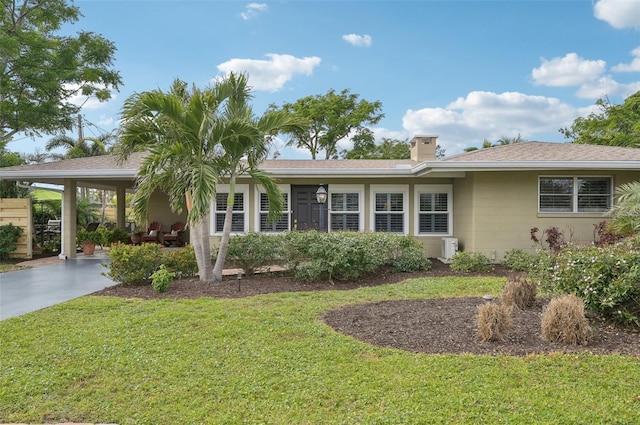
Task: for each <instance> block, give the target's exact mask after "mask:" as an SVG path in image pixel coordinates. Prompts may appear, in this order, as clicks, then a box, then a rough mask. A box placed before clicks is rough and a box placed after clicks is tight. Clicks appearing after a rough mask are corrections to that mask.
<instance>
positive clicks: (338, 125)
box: [270, 89, 384, 159]
mask: <svg viewBox="0 0 640 425" xmlns="http://www.w3.org/2000/svg"><path fill="white" fill-rule="evenodd" d="M359 97H360V96H359V95H358V94H354V93H351V92H350V91H349V90H348V89H344V90H342V91H341V92H340V93H336V92H335V90H333V89H331V90H329V91H328V92H327V93H326V94H324V95H316V96H307V97H304V98H302V99H298V100H297V101H296V102H294V103H285V104H284V105H282V107H281V108H278V107H276V106H275V105H271V107H270V110H271V111H275V110H280V111H283V112H285V113H287V114H291V115H293V116H294V118H295V119H296V120H298V121H300V122H303V123H304V125H303V126H302V127H301V128H300V129H299V130H295V131H291V132H288V133H287V134H288V135H289V136H290V137H291V139H290V140H289V142H288V145H289V146H291V145H295V146H296V147H298V148H300V149H306V150H308V151H309V152H310V153H311V158H313V159H316V158H317V156H318V155H319V154H320V152H321V151H324V152H325V158H326V159H334V158H337V157H338V154H339V152H338V146H337V143H338V141H340V140H342V139H344V138H346V137H352V138H357V137H362V136H363V135H366V134H367V132H368V131H369V129H368V128H367V127H366V126H367V125H374V124H377V123H378V122H379V121H380V120H381V119H382V118H383V117H384V114H383V113H381V112H380V111H381V109H382V103H381V102H380V101H375V102H369V101H367V100H364V99H361V100H359Z"/></svg>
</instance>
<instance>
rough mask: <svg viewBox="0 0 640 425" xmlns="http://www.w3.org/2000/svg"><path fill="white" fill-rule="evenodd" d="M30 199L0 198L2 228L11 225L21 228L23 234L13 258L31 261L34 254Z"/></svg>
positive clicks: (12, 255)
mask: <svg viewBox="0 0 640 425" xmlns="http://www.w3.org/2000/svg"><path fill="white" fill-rule="evenodd" d="M32 222H33V220H32V216H31V199H30V198H19V199H13V198H0V226H4V225H7V224H9V223H11V224H13V225H14V226H17V227H21V228H22V230H23V232H22V236H21V237H20V240H19V241H18V247H17V249H16V250H15V251H14V252H13V254H11V257H13V258H24V259H31V258H32V255H33V252H32V249H33V245H32V241H33V226H32Z"/></svg>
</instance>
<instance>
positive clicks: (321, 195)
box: [316, 185, 327, 232]
mask: <svg viewBox="0 0 640 425" xmlns="http://www.w3.org/2000/svg"><path fill="white" fill-rule="evenodd" d="M316 201H318V204H320V229H318V230H320V231H321V232H322V231H324V203H325V202H327V189H325V188H324V186H323V185H320V187H319V188H318V190H316Z"/></svg>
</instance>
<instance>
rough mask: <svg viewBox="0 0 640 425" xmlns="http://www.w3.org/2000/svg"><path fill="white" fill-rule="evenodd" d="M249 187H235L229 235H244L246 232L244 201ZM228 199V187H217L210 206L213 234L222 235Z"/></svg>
mask: <svg viewBox="0 0 640 425" xmlns="http://www.w3.org/2000/svg"><path fill="white" fill-rule="evenodd" d="M248 191H249V187H248V186H247V185H237V186H236V193H235V194H234V196H233V213H232V215H231V233H244V232H246V231H247V211H246V200H247V199H248ZM228 199H229V186H228V185H219V186H218V192H217V193H216V197H215V199H214V200H213V206H212V211H213V214H212V217H211V221H212V228H213V233H214V234H218V235H219V234H222V230H223V228H224V219H225V215H226V212H227V200H228Z"/></svg>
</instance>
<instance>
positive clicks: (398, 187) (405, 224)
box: [369, 184, 409, 235]
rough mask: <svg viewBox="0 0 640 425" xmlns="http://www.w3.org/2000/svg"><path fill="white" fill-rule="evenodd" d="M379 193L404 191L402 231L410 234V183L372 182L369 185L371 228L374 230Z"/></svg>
mask: <svg viewBox="0 0 640 425" xmlns="http://www.w3.org/2000/svg"><path fill="white" fill-rule="evenodd" d="M378 193H402V212H401V213H399V214H402V228H403V231H402V233H400V232H396V233H395V234H404V235H408V234H409V185H406V184H372V185H371V186H370V187H369V211H370V214H369V228H370V230H371V231H372V232H375V231H376V230H375V229H376V194H378Z"/></svg>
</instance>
